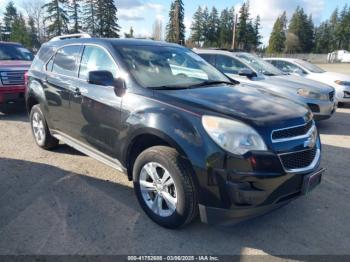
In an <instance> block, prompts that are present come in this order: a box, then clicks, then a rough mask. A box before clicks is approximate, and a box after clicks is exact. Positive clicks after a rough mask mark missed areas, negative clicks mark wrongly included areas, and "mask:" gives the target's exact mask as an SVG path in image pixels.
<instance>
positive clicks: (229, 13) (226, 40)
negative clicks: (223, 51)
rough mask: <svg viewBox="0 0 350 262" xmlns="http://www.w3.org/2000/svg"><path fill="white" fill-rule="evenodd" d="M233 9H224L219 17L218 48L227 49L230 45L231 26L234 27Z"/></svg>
mask: <svg viewBox="0 0 350 262" xmlns="http://www.w3.org/2000/svg"><path fill="white" fill-rule="evenodd" d="M234 13H235V12H234V8H232V9H230V10H229V9H228V8H225V9H224V10H222V12H221V15H220V26H219V47H222V48H229V47H230V46H231V44H232V37H233V25H234Z"/></svg>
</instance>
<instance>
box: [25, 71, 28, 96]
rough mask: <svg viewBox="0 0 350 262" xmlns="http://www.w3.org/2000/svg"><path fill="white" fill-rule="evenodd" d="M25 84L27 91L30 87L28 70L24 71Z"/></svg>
mask: <svg viewBox="0 0 350 262" xmlns="http://www.w3.org/2000/svg"><path fill="white" fill-rule="evenodd" d="M24 86H25V88H26V91H27V88H28V71H26V72H25V73H24Z"/></svg>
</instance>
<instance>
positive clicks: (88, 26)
mask: <svg viewBox="0 0 350 262" xmlns="http://www.w3.org/2000/svg"><path fill="white" fill-rule="evenodd" d="M82 9H83V10H82V24H83V30H84V31H86V32H88V33H90V34H91V35H93V36H94V35H96V33H97V23H96V21H97V19H96V13H97V11H96V10H97V4H96V0H85V1H84V2H83V7H82Z"/></svg>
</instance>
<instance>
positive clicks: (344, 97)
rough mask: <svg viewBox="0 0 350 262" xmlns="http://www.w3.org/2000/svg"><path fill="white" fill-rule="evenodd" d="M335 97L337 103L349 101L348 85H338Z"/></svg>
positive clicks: (349, 88) (349, 89) (349, 91)
mask: <svg viewBox="0 0 350 262" xmlns="http://www.w3.org/2000/svg"><path fill="white" fill-rule="evenodd" d="M336 98H337V101H338V102H339V103H350V87H349V86H338V87H337V88H336Z"/></svg>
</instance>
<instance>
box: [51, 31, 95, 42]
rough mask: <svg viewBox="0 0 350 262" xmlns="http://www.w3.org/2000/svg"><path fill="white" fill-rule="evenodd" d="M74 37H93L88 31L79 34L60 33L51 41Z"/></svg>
mask: <svg viewBox="0 0 350 262" xmlns="http://www.w3.org/2000/svg"><path fill="white" fill-rule="evenodd" d="M74 38H91V35H89V34H87V33H79V34H70V35H60V36H56V37H54V38H52V39H51V40H50V41H49V42H53V41H59V40H67V39H74Z"/></svg>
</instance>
